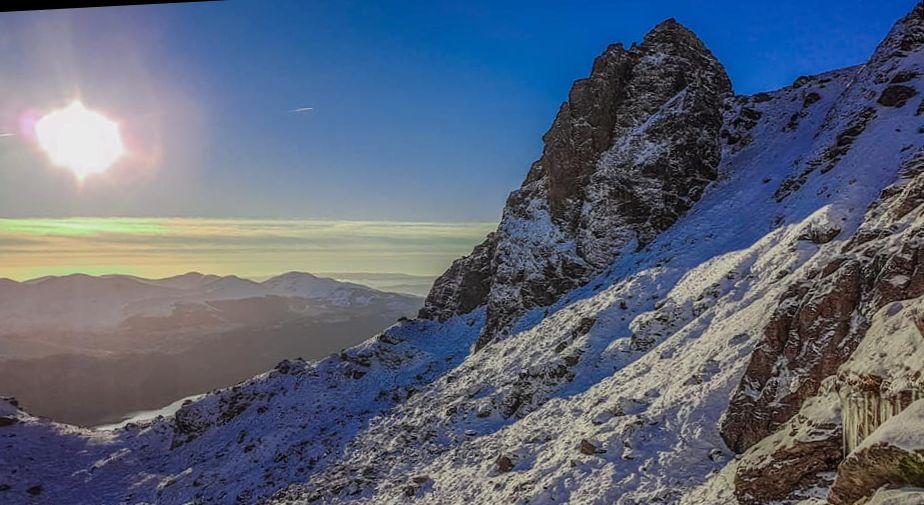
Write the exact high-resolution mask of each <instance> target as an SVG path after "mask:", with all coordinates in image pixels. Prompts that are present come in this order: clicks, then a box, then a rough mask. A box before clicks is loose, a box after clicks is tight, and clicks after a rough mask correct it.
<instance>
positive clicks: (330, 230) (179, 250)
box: [0, 217, 496, 288]
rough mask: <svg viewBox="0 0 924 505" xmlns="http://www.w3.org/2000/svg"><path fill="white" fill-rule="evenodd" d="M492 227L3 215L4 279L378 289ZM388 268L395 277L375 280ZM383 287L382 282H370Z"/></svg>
mask: <svg viewBox="0 0 924 505" xmlns="http://www.w3.org/2000/svg"><path fill="white" fill-rule="evenodd" d="M494 227H496V223H490V222H489V223H421V222H399V221H346V220H306V219H234V218H217V219H206V218H95V217H91V218H60V219H47V218H37V219H0V261H2V262H3V265H4V268H3V272H2V275H0V277H6V278H9V279H13V280H17V281H24V280H29V279H35V278H39V277H44V276H48V275H68V274H73V273H85V274H89V275H105V274H126V275H135V276H139V277H145V278H163V277H170V276H174V275H181V274H184V273H188V272H201V273H205V274H215V275H237V276H240V277H245V278H251V279H255V280H260V279H265V278H268V277H271V276H274V275H278V274H281V273H284V272H288V271H302V272H309V273H313V274H318V275H325V276H330V277H340V278H344V279H347V280H354V279H358V278H366V279H370V278H371V279H372V282H366V284H369V285H372V287H377V288H382V286H383V285H387V284H389V283H395V284H399V283H398V282H397V281H398V280H399V279H394V278H393V277H395V276H396V275H410V276H416V277H421V278H429V279H432V278H434V277H436V276H437V275H439V274H440V273H442V272H443V271H444V270H445V269H446V268H447V267H448V266H449V264H450V263H451V262H452V260H454V259H455V258H457V257H459V256H463V255H466V254H468V253H469V252H471V249H472V248H473V247H474V246H475V245H476V244H477V243H479V242H481V241H482V240H483V239H484V237H485V235H486V234H487V233H488V232H490V231H491V230H493V229H494ZM383 274H390V275H389V277H392V278H391V279H378V281H377V280H376V279H374V277H375V276H376V275H383ZM374 284H378V285H374Z"/></svg>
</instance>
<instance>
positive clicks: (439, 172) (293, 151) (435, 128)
mask: <svg viewBox="0 0 924 505" xmlns="http://www.w3.org/2000/svg"><path fill="white" fill-rule="evenodd" d="M912 5H913V1H912V0H877V1H875V2H871V1H858V0H837V1H835V0H830V1H810V0H809V1H807V0H801V1H795V0H776V1H747V2H742V1H740V0H735V1H715V2H702V1H695V2H693V1H645V2H639V1H609V2H599V3H597V2H558V1H549V2H545V1H528V2H495V1H465V2H455V1H453V2H429V1H428V2H399V1H396V2H359V1H330V2H320V1H309V0H298V1H281V0H274V1H272V2H264V1H245V0H240V1H235V0H232V1H227V2H216V3H204V4H174V5H163V6H137V7H116V8H99V9H81V10H68V11H45V12H33V13H4V14H0V75H2V76H3V78H2V79H0V133H2V132H16V131H17V129H18V128H20V126H21V125H20V123H21V122H22V120H23V119H22V118H23V117H24V114H27V112H28V111H32V112H31V113H32V114H37V113H41V112H42V111H47V110H49V109H53V108H55V107H60V106H62V105H65V104H66V103H67V102H68V101H69V100H70V99H71V98H73V97H75V96H80V97H81V98H82V99H83V101H84V103H86V104H87V106H88V107H91V108H95V109H98V110H100V111H103V112H105V113H106V114H107V115H109V116H110V117H112V118H114V119H115V120H117V121H118V122H119V123H120V125H121V127H122V129H123V133H124V135H125V137H126V142H127V144H128V146H127V147H128V148H129V153H130V155H131V156H130V157H129V158H127V159H126V161H125V162H123V163H121V164H120V165H118V166H116V167H115V168H114V169H112V170H111V171H110V173H107V174H105V176H97V177H90V178H88V179H87V180H85V181H83V182H82V183H77V182H76V181H75V180H74V178H73V176H72V175H71V174H69V173H67V172H65V171H61V170H59V169H55V168H52V167H50V166H48V163H47V162H46V161H45V158H44V157H43V156H41V155H40V154H38V153H37V152H36V149H35V148H34V146H33V145H30V143H29V142H28V141H27V140H26V139H25V138H23V137H22V136H21V135H20V136H15V137H0V216H3V217H26V216H28V217H36V216H48V217H65V216H153V217H159V216H187V217H225V218H227V217H257V218H310V219H353V220H410V221H463V222H475V221H496V219H497V218H498V217H499V214H500V210H501V208H502V205H503V202H504V199H505V197H506V194H507V193H508V192H509V191H510V190H512V189H514V188H515V187H516V186H518V185H519V183H520V182H521V180H522V178H523V177H524V175H525V174H526V171H527V169H528V166H529V164H530V163H531V162H532V161H533V160H534V159H535V158H536V157H537V156H538V155H539V152H540V149H541V142H540V139H541V135H542V133H544V132H545V130H546V129H547V127H548V126H549V124H550V123H551V121H552V118H553V116H554V114H555V112H556V110H557V109H558V106H559V104H560V102H561V101H562V100H563V99H564V98H565V97H566V94H567V91H568V89H569V87H570V84H571V82H572V81H573V80H574V79H577V78H580V77H583V76H585V75H586V74H587V72H588V71H589V68H590V65H591V62H592V60H593V58H594V57H595V56H596V55H597V54H598V53H599V52H601V51H602V50H603V48H604V47H606V45H607V44H609V43H611V42H616V41H621V42H625V43H631V42H632V41H637V40H639V39H640V38H641V37H642V36H643V35H644V33H645V32H646V31H647V30H648V29H650V28H651V26H653V25H654V24H656V23H657V22H659V21H660V20H662V19H664V18H666V17H669V16H673V17H676V18H677V19H678V20H679V21H680V22H682V23H684V24H686V25H687V26H688V27H690V28H691V29H693V30H694V31H695V32H697V33H698V34H699V35H700V37H701V38H702V39H703V40H704V41H705V42H706V44H707V45H708V46H709V47H710V48H711V49H712V50H713V52H714V53H715V54H716V55H717V56H718V57H719V59H720V60H721V61H722V62H723V63H724V64H725V66H726V68H727V69H728V72H729V74H730V75H731V78H732V81H733V82H734V85H735V88H736V90H737V91H738V92H741V93H752V92H756V91H760V90H766V89H772V88H776V87H780V86H782V85H785V84H788V83H790V82H791V81H792V80H793V79H794V78H795V77H796V76H798V75H800V74H811V73H817V72H821V71H824V70H828V69H832V68H835V67H842V66H846V65H852V64H857V63H860V62H862V61H864V59H865V58H866V57H867V56H868V55H869V53H870V52H871V51H872V50H873V48H874V46H875V44H876V43H877V42H878V41H879V40H880V39H881V38H882V37H883V35H884V34H885V33H886V32H887V30H888V29H889V27H890V26H891V24H892V23H893V22H894V21H895V20H896V19H897V18H898V17H900V16H902V15H904V14H905V13H906V12H907V11H908V10H910V9H911V7H912ZM299 107H312V108H313V110H311V111H308V112H302V113H294V112H289V111H290V110H291V109H294V108H299Z"/></svg>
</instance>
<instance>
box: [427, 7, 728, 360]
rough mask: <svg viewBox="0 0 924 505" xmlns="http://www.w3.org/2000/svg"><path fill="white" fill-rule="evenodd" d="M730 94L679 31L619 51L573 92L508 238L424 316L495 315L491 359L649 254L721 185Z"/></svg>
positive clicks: (459, 265)
mask: <svg viewBox="0 0 924 505" xmlns="http://www.w3.org/2000/svg"><path fill="white" fill-rule="evenodd" d="M730 91H731V83H730V82H729V80H728V76H727V75H726V74H725V70H724V69H723V68H722V65H721V64H719V63H718V61H716V59H715V58H714V57H713V55H712V53H711V52H709V49H707V48H706V47H705V46H704V45H703V43H702V42H701V41H700V40H699V39H698V38H697V37H696V35H694V34H693V33H692V32H690V31H689V30H687V29H686V28H684V27H683V26H681V25H680V24H679V23H677V22H676V21H674V20H673V19H671V20H667V21H665V22H663V23H661V24H659V25H658V26H656V27H655V28H654V29H653V30H652V31H651V32H649V33H648V35H646V36H645V39H644V41H643V42H642V43H641V44H640V45H634V44H633V45H632V47H631V48H630V49H628V50H626V49H625V48H624V47H623V46H622V44H615V45H612V46H610V47H608V48H607V50H606V51H605V52H604V53H603V54H602V55H600V56H599V57H597V59H596V60H595V61H594V65H593V69H592V70H591V73H590V77H588V78H586V79H581V80H579V81H576V82H575V83H574V85H573V87H572V88H571V92H570V93H569V95H568V101H567V102H565V103H564V104H562V106H561V109H560V110H559V111H558V115H557V116H556V118H555V121H554V122H553V123H552V127H551V128H550V129H549V131H548V132H547V133H546V134H545V136H543V141H544V142H545V147H544V149H543V152H542V157H541V158H540V159H539V160H538V161H536V162H535V163H534V164H533V166H532V168H531V169H530V171H529V174H528V175H527V177H526V180H525V181H524V182H523V185H522V187H521V188H520V189H518V190H516V191H514V192H513V193H511V195H510V197H509V198H508V199H507V205H506V207H505V208H504V215H503V218H502V220H501V223H500V225H499V226H498V229H497V231H496V232H494V233H492V234H491V235H489V236H488V238H487V239H486V240H485V241H484V243H482V244H481V245H479V246H477V247H476V248H475V250H474V251H473V252H472V254H471V255H469V256H467V257H465V258H462V259H459V260H457V261H455V262H454V263H453V264H452V266H451V267H450V268H449V270H448V271H447V272H446V273H445V274H443V275H442V276H441V277H440V278H439V279H438V280H437V281H436V283H435V284H434V286H433V289H432V290H431V292H430V295H429V296H428V297H427V301H426V304H425V306H424V308H423V309H422V310H421V312H420V316H421V317H424V318H432V319H438V320H440V321H445V320H446V319H448V318H450V317H452V316H456V315H460V314H466V313H468V312H470V311H472V310H474V309H475V308H477V307H480V306H482V305H486V306H487V325H486V326H485V328H484V331H483V332H482V334H481V336H480V337H479V339H478V341H477V342H476V344H475V348H476V349H480V348H481V347H484V346H485V345H486V344H488V343H489V342H490V341H491V340H493V339H494V338H495V337H497V336H500V335H504V334H508V333H509V332H510V331H511V330H512V328H511V327H510V325H511V323H512V322H514V321H515V320H516V319H518V318H519V316H521V315H523V313H524V312H525V311H526V310H528V309H532V308H535V307H546V306H549V305H551V304H552V303H554V302H555V301H556V300H557V299H558V298H559V297H560V296H561V295H562V294H564V293H566V292H568V291H570V290H572V289H574V288H576V287H578V286H580V285H582V284H585V283H586V282H587V280H588V279H590V278H591V277H593V276H594V275H596V274H599V273H600V272H601V271H602V270H603V269H604V268H606V267H607V266H609V265H610V264H611V263H612V262H613V260H614V259H615V258H616V257H618V256H619V254H620V253H621V252H622V251H624V250H627V249H628V250H632V249H635V248H639V247H643V246H644V245H646V244H648V243H650V242H651V241H652V240H653V239H654V238H655V237H656V236H657V234H658V233H660V232H662V231H664V230H665V229H667V228H668V227H669V226H670V225H671V224H673V223H674V222H675V221H676V220H677V218H678V217H679V216H680V215H682V214H683V213H684V212H685V211H687V210H688V209H689V208H690V207H691V206H692V205H693V204H694V203H695V202H696V201H697V200H699V198H700V197H701V196H702V193H703V190H704V189H705V187H706V186H707V185H708V184H709V183H710V182H711V181H713V180H715V178H716V165H717V164H718V162H719V156H720V147H719V129H720V127H721V125H722V113H721V107H722V99H723V98H724V96H725V95H727V94H728V93H730Z"/></svg>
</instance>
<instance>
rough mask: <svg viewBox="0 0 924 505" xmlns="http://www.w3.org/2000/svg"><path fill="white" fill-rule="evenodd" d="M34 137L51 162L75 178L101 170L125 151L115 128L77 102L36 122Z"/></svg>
mask: <svg viewBox="0 0 924 505" xmlns="http://www.w3.org/2000/svg"><path fill="white" fill-rule="evenodd" d="M35 135H36V137H37V138H38V142H39V145H40V146H41V147H42V149H43V150H44V151H45V152H46V153H48V156H49V158H51V162H52V163H54V164H55V165H58V166H61V167H64V168H68V169H70V170H71V171H72V172H74V174H75V175H76V176H77V177H79V178H83V177H85V176H87V175H90V174H95V173H99V172H103V171H105V170H106V169H108V168H109V167H111V166H112V164H113V163H115V162H116V160H118V159H119V157H121V156H122V154H124V152H125V149H124V147H123V146H122V136H121V135H120V134H119V125H118V124H116V123H115V122H114V121H112V120H111V119H109V118H107V117H106V116H104V115H102V114H100V113H99V112H95V111H92V110H90V109H87V108H86V107H84V105H83V104H82V103H80V102H79V101H74V102H73V103H71V104H70V105H68V106H67V107H65V108H63V109H58V110H55V111H52V112H49V113H48V114H46V115H45V116H43V117H42V118H41V119H39V121H38V123H36V125H35Z"/></svg>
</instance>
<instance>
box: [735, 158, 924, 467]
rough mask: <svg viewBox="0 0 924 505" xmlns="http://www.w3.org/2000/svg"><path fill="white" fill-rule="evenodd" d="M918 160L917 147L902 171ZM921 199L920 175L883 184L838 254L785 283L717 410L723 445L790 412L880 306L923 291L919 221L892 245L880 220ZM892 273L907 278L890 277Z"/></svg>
mask: <svg viewBox="0 0 924 505" xmlns="http://www.w3.org/2000/svg"><path fill="white" fill-rule="evenodd" d="M922 165H924V160H922V158H921V156H920V155H919V156H917V157H915V158H913V159H912V160H911V161H910V162H909V163H908V164H907V165H906V166H905V171H906V173H911V172H915V171H917V170H919V169H920V167H921V166H922ZM922 201H924V175H917V176H916V177H915V179H914V180H912V181H911V182H909V183H908V184H906V185H904V186H902V187H898V188H887V189H886V191H885V192H884V194H883V196H882V198H881V200H880V202H879V204H878V205H876V206H874V207H873V208H871V209H870V211H869V212H868V213H867V218H866V221H867V223H865V224H864V225H863V226H861V228H860V229H859V230H858V231H857V233H856V235H855V236H854V238H853V239H852V240H851V241H849V242H848V243H847V244H846V245H845V246H844V249H843V251H842V254H841V255H839V256H837V257H835V258H834V259H833V260H831V261H830V262H829V263H828V264H827V265H825V266H824V267H823V268H821V269H820V270H819V271H815V272H812V273H810V274H809V275H808V276H807V278H805V279H802V280H800V281H796V282H795V283H793V284H792V285H790V286H789V288H788V289H787V291H786V293H785V294H784V295H783V296H782V297H781V299H780V300H779V302H778V305H777V309H776V311H775V312H774V313H773V315H772V316H771V319H770V322H769V324H767V326H766V327H765V328H764V338H763V342H762V343H761V344H760V345H759V346H758V347H757V349H756V350H755V351H754V353H753V355H752V356H751V361H750V363H749V364H748V367H747V370H746V372H745V375H744V377H743V378H742V380H741V383H740V384H739V387H738V390H737V392H736V393H735V395H734V396H733V398H732V401H731V403H730V404H729V408H728V410H727V411H726V415H725V417H724V418H723V421H722V427H721V434H722V437H723V439H724V440H725V443H726V444H727V445H728V447H729V448H731V449H732V450H734V451H736V452H743V451H744V450H745V449H747V448H749V447H751V446H752V445H754V444H755V443H757V442H758V441H759V440H761V439H763V438H764V437H766V436H768V435H770V433H772V432H773V431H774V430H775V429H777V428H778V427H779V426H780V425H781V424H782V423H784V422H786V420H788V419H789V418H790V417H792V416H793V415H794V414H795V413H796V412H797V411H798V410H799V407H800V406H801V405H802V402H803V401H804V400H805V399H806V398H808V397H810V396H813V395H815V394H816V392H817V391H818V386H819V385H820V384H821V382H822V380H824V379H825V378H826V377H829V376H832V375H834V374H836V373H837V369H838V367H839V366H840V365H841V364H843V363H844V362H845V361H847V359H848V358H849V357H850V355H851V354H852V353H853V351H854V350H855V349H856V347H857V345H858V344H859V343H860V340H861V339H862V338H863V336H864V335H865V333H866V330H867V328H868V327H869V320H870V318H871V317H872V314H873V313H875V312H876V311H877V310H878V309H880V308H881V307H883V306H885V305H887V304H889V303H891V302H894V301H897V300H904V299H910V298H916V297H918V296H921V295H922V294H924V228H922V229H915V230H913V231H912V232H911V233H908V232H905V233H906V236H908V237H911V238H910V239H906V240H904V241H903V242H902V243H901V244H899V245H898V246H896V247H888V244H889V239H890V238H891V237H892V234H893V233H898V232H900V231H902V230H900V229H899V227H896V228H894V229H887V228H883V222H885V223H886V224H891V223H892V222H894V221H896V220H899V219H901V218H902V217H904V216H905V215H907V214H908V213H909V212H910V211H911V210H912V209H914V208H918V206H919V205H920V204H921V202H922ZM896 278H902V279H907V280H906V281H904V282H903V283H901V284H896V283H895V282H894V280H893V279H896ZM792 384H795V385H797V386H795V387H792V386H791V385H792Z"/></svg>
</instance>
